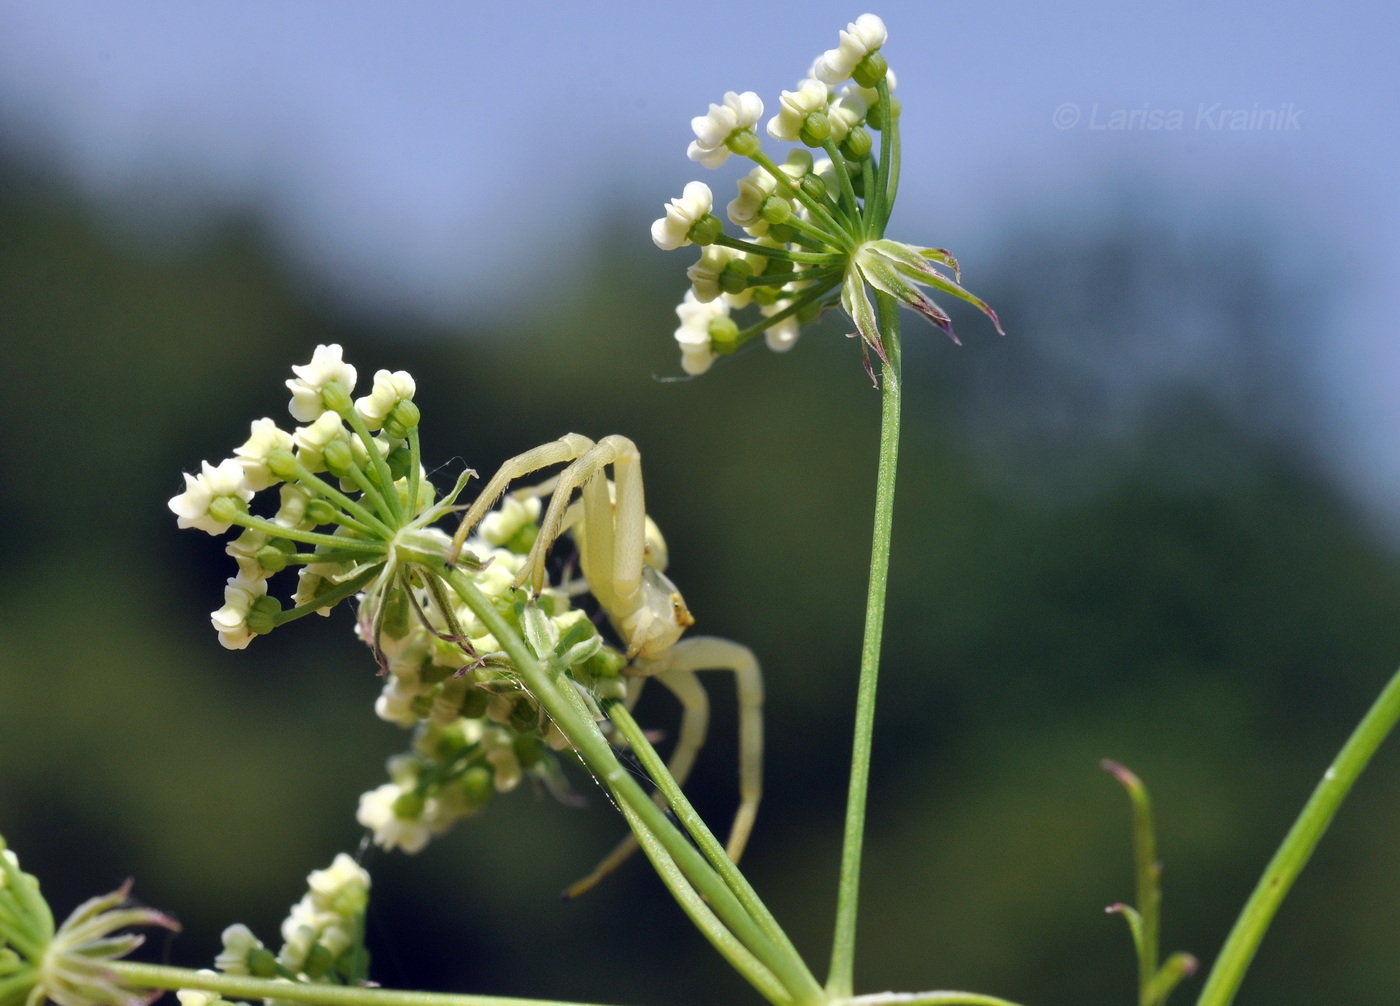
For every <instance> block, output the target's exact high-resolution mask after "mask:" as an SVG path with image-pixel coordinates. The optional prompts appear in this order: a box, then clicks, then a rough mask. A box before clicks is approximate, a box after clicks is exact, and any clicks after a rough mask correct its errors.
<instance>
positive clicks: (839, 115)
mask: <svg viewBox="0 0 1400 1006" xmlns="http://www.w3.org/2000/svg"><path fill="white" fill-rule="evenodd" d="M865 113H866V105H865V102H864V101H863V100H862V99H861V98H860V96H859V95H857V94H855V93H853V92H851V91H846V90H843V91H842V92H841V96H840V97H839V98H837V99H836V100H835V101H834V102H832V103H831V105H830V107H829V108H828V109H827V113H826V115H827V121H829V122H830V123H831V142H832V143H835V144H837V145H838V146H839V145H840V144H841V141H842V140H844V139H845V138H846V134H848V133H849V132H850V131H851V130H852V129H853V128H854V127H856V126H859V125H860V124H861V123H862V122H864V121H865Z"/></svg>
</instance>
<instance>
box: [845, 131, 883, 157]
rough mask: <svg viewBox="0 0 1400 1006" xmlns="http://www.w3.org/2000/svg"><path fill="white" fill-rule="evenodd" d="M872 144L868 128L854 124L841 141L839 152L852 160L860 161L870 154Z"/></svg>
mask: <svg viewBox="0 0 1400 1006" xmlns="http://www.w3.org/2000/svg"><path fill="white" fill-rule="evenodd" d="M874 145H875V144H874V142H873V141H872V140H871V139H870V132H869V130H866V129H863V128H861V127H860V126H856V127H855V128H853V129H852V130H851V131H850V132H849V133H847V134H846V138H845V139H844V140H842V141H841V153H843V154H845V155H846V156H847V157H849V158H850V159H851V160H853V161H861V160H864V159H865V158H867V157H869V156H870V149H871V147H873V146H874Z"/></svg>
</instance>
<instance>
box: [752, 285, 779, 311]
mask: <svg viewBox="0 0 1400 1006" xmlns="http://www.w3.org/2000/svg"><path fill="white" fill-rule="evenodd" d="M780 296H782V294H780V293H779V292H778V290H777V289H776V288H774V287H771V286H756V287H754V288H753V300H754V303H755V304H760V305H762V306H763V307H768V306H769V305H771V304H776V303H777V302H778V298H779V297H780Z"/></svg>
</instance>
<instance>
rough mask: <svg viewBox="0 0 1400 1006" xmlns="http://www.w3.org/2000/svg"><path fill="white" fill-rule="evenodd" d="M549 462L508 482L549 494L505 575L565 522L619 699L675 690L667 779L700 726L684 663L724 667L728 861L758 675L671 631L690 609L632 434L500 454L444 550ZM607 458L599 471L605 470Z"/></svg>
mask: <svg viewBox="0 0 1400 1006" xmlns="http://www.w3.org/2000/svg"><path fill="white" fill-rule="evenodd" d="M556 464H565V465H567V467H566V468H564V470H563V471H561V472H560V473H559V475H558V476H557V477H556V478H554V479H551V480H550V481H549V482H546V483H544V484H542V485H538V486H533V487H530V488H528V489H523V490H518V491H517V495H519V496H522V497H529V496H543V495H544V494H546V493H549V494H551V495H550V500H549V506H548V508H547V509H546V510H545V513H544V516H543V518H542V519H541V521H540V530H539V535H538V537H537V538H536V539H535V543H534V546H533V547H532V548H531V549H530V555H529V557H528V558H527V560H526V562H525V565H524V566H523V567H522V568H521V570H520V574H519V576H518V577H517V578H516V585H517V586H521V585H523V584H524V583H526V582H527V581H529V582H530V583H531V585H532V587H533V588H534V590H535V592H536V593H539V591H540V590H541V589H542V588H543V586H544V583H545V565H544V560H545V554H546V553H547V552H548V551H549V548H550V546H552V545H553V544H554V542H555V540H556V539H557V538H558V537H559V536H560V535H561V534H563V533H564V532H565V531H568V532H570V533H572V534H573V536H574V540H575V543H576V544H577V545H578V549H579V567H580V569H581V571H582V573H583V579H584V581H585V582H586V583H587V584H588V589H589V591H590V592H591V593H592V594H593V596H594V597H595V598H597V600H598V604H599V606H600V607H602V609H603V611H604V612H606V613H607V616H608V620H609V621H610V622H611V623H612V625H613V628H614V629H615V630H616V631H617V633H618V636H619V637H620V638H621V640H622V642H623V645H624V646H625V647H626V648H627V656H628V658H629V659H630V661H631V663H630V664H629V665H628V667H627V668H626V669H625V671H624V672H623V673H624V674H626V675H628V676H629V677H631V678H632V682H631V683H630V685H629V687H628V690H627V699H626V703H627V706H628V708H629V709H630V708H631V707H632V706H634V705H635V704H636V702H637V699H638V697H639V696H640V695H641V691H642V686H643V685H644V684H645V682H646V679H647V678H656V679H657V680H658V681H660V682H661V683H662V684H663V685H665V686H666V687H667V688H668V689H669V690H670V691H671V693H672V694H673V695H675V696H676V698H677V699H678V700H679V701H680V704H681V710H682V712H681V726H680V734H679V736H678V737H677V738H676V744H675V748H674V750H673V751H672V753H671V760H670V762H669V763H668V766H667V767H668V769H669V770H670V772H671V775H672V776H673V777H674V778H675V780H676V783H677V784H678V785H679V784H683V783H684V782H685V779H686V776H688V775H689V774H690V769H691V766H692V765H693V764H694V763H695V757H696V755H697V753H698V752H699V750H700V748H701V747H702V746H703V745H704V743H705V734H706V731H707V730H708V727H709V717H710V703H709V698H708V696H707V695H706V693H705V689H704V687H703V686H702V685H701V684H700V680H699V678H697V677H696V672H697V671H702V670H719V671H732V672H734V678H735V687H736V690H737V692H738V697H739V809H738V811H737V812H736V814H735V816H734V824H733V827H732V828H731V829H730V832H729V841H728V843H727V845H726V852H727V853H728V854H729V858H730V859H733V860H735V861H737V860H738V859H739V856H740V854H741V853H742V852H743V850H744V846H745V844H746V843H747V842H748V838H749V833H750V832H751V831H752V829H753V823H754V818H755V816H756V814H757V813H758V802H759V799H760V797H761V795H762V788H763V781H762V766H763V675H762V672H761V671H760V670H759V666H758V661H757V660H755V659H754V655H753V653H752V652H751V651H750V650H749V649H748V648H747V647H744V646H740V645H739V644H738V643H733V642H730V641H729V640H727V639H718V638H715V637H711V636H701V637H696V638H692V639H687V640H684V641H682V640H681V638H680V637H681V634H682V633H683V632H685V630H686V629H687V628H689V627H690V626H691V625H693V624H694V622H695V619H694V618H693V617H691V614H690V611H689V609H687V608H686V606H685V601H684V600H683V599H682V598H681V595H680V592H679V591H678V590H677V589H676V587H675V585H674V584H673V583H671V581H670V580H668V579H667V578H666V576H665V574H664V573H663V572H662V570H663V569H664V567H665V565H666V558H667V555H666V545H665V542H664V540H663V539H662V538H661V533H660V531H659V530H658V529H657V527H656V525H655V524H654V523H653V522H652V521H651V519H650V518H648V516H647V512H646V500H645V496H644V494H643V490H642V469H641V456H640V455H639V454H638V452H637V447H636V445H635V444H633V443H632V441H630V440H628V439H627V438H626V437H620V436H611V437H604V438H603V439H602V440H600V441H598V442H597V443H594V442H593V441H592V440H590V439H588V438H587V437H584V436H580V435H579V434H577V433H569V434H566V435H564V436H563V437H560V438H559V439H558V440H555V441H552V442H551V443H547V444H542V445H541V446H539V447H536V448H534V449H533V450H529V451H526V452H525V453H523V454H520V455H518V456H517V457H514V458H511V459H510V460H509V461H507V462H506V463H505V464H503V465H502V466H501V468H500V471H498V472H497V473H496V474H495V475H494V476H493V477H492V478H491V481H490V482H488V483H487V484H486V487H485V488H484V489H482V491H481V494H480V495H479V496H477V498H476V499H475V501H473V503H472V504H471V506H470V507H468V508H467V511H466V513H465V514H464V515H463V517H462V524H461V526H460V527H459V528H458V529H457V533H456V535H455V536H454V537H453V540H452V548H451V550H450V552H449V559H450V561H455V559H456V557H457V556H458V554H459V553H460V551H461V549H462V546H463V544H464V543H465V542H466V539H467V535H468V534H470V533H471V530H472V529H473V528H474V527H476V525H477V524H478V523H480V521H481V519H482V518H483V517H485V516H486V514H487V512H488V511H489V510H490V509H491V507H492V506H494V505H495V503H496V501H497V500H498V499H500V497H501V495H502V494H503V493H504V492H505V491H506V488H507V487H508V486H509V485H510V483H512V482H513V481H515V480H516V479H519V478H523V477H525V476H527V475H531V474H533V473H535V472H538V471H540V470H541V469H544V468H548V467H549V466H551V465H556ZM609 466H611V468H612V479H611V480H609V479H608V478H607V477H606V475H605V469H606V468H608V467H609ZM575 490H577V491H578V492H579V496H580V500H579V502H577V503H574V502H573V495H574V492H575ZM659 796H660V795H659V794H658V802H662V801H661V800H660V799H659ZM635 848H636V841H635V839H632V838H630V837H629V838H628V839H627V840H625V841H624V842H623V843H622V844H620V845H619V846H618V847H617V848H616V849H615V850H613V852H612V854H611V855H609V856H608V857H607V858H606V859H605V860H603V862H602V863H601V864H599V866H598V868H597V869H596V870H595V871H594V872H593V873H592V874H590V875H589V876H588V877H586V878H584V879H583V880H581V881H579V883H577V884H575V885H574V886H573V887H571V888H570V889H569V891H568V892H567V893H568V894H569V895H574V894H579V893H582V892H583V891H584V890H587V889H588V888H589V887H591V886H593V884H595V883H596V882H597V881H598V880H600V879H601V878H602V877H603V876H605V875H606V874H607V873H609V872H611V871H612V870H613V869H614V868H616V866H617V865H618V864H620V863H621V862H622V861H623V860H624V859H626V858H627V856H628V855H630V854H631V852H632V851H633V850H634V849H635Z"/></svg>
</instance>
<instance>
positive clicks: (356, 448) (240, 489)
mask: <svg viewBox="0 0 1400 1006" xmlns="http://www.w3.org/2000/svg"><path fill="white" fill-rule="evenodd" d="M292 372H293V373H294V374H295V375H296V376H295V377H294V378H293V379H291V380H289V381H287V388H288V390H289V391H291V393H292V397H291V402H290V403H289V405H288V411H289V412H290V413H291V415H292V417H293V418H294V419H297V420H299V421H301V422H303V423H306V424H307V425H305V426H298V427H296V428H295V429H294V430H292V431H291V432H288V431H286V430H283V429H281V428H280V427H278V425H277V424H276V423H275V422H274V421H273V420H271V419H266V418H265V419H258V420H255V421H254V422H253V423H252V425H251V427H250V429H249V434H248V439H247V440H246V441H244V442H243V443H242V444H241V445H239V446H238V447H235V448H234V451H233V457H231V458H228V459H226V460H224V461H221V462H219V464H217V465H211V464H210V463H209V462H208V461H204V462H201V465H200V468H201V470H200V474H198V475H189V474H186V475H185V491H184V492H182V493H180V494H179V495H178V496H174V497H172V498H171V500H170V502H169V504H168V505H169V507H170V510H171V511H172V512H173V513H174V514H175V515H176V518H177V520H176V523H177V524H178V526H179V527H182V528H195V529H197V530H200V531H204V532H206V533H208V534H211V535H220V534H223V533H224V532H226V531H228V529H229V528H230V527H231V526H232V524H233V523H235V522H239V523H242V519H241V518H242V517H244V516H246V515H247V514H248V504H249V503H250V502H252V500H253V498H254V496H255V495H256V494H257V493H259V492H262V491H264V490H267V489H270V488H272V487H274V486H280V490H279V493H280V503H279V506H278V509H277V511H276V513H275V514H274V515H273V516H272V517H270V518H268V520H267V521H262V522H260V523H261V524H262V525H263V526H261V527H259V528H253V527H247V526H246V525H245V530H244V531H243V533H242V534H241V535H239V537H238V538H236V539H235V540H234V541H232V542H231V543H230V544H229V545H228V547H227V552H228V554H229V555H230V556H232V557H233V559H234V560H235V561H236V562H237V564H238V573H237V575H236V576H233V577H230V578H229V580H228V583H227V585H226V586H225V588H224V604H223V606H222V607H220V608H219V609H218V610H217V611H215V612H213V613H212V614H211V616H210V621H211V622H212V624H213V626H214V629H215V631H217V632H218V634H219V642H220V643H222V644H223V645H224V646H225V647H226V648H228V649H233V650H241V649H243V648H244V647H246V646H247V645H248V643H249V642H250V641H251V640H252V639H253V637H254V636H255V635H258V631H257V630H256V628H254V626H253V625H250V622H249V619H250V616H253V615H254V613H255V612H256V611H258V610H259V607H260V605H261V606H262V607H263V608H264V609H265V610H267V611H268V612H274V611H275V610H277V609H278V608H279V607H280V606H279V605H276V604H275V603H272V602H273V599H272V598H268V597H267V593H268V592H267V580H268V578H269V577H270V576H272V575H273V574H274V573H276V572H278V571H279V570H280V569H281V568H282V565H280V564H279V562H278V560H277V557H276V556H269V555H268V553H267V550H268V549H269V548H273V550H274V551H276V548H275V546H274V538H276V537H277V532H278V531H281V530H285V531H288V532H306V531H310V530H312V529H313V528H315V527H316V526H317V525H318V524H320V523H324V521H322V520H315V519H313V518H312V516H311V514H309V513H308V507H309V505H310V504H311V502H312V500H313V498H314V494H315V491H314V490H313V489H312V488H308V487H307V485H306V484H304V480H302V479H300V478H298V479H297V480H295V481H285V482H284V479H283V478H282V477H281V476H279V475H277V474H274V472H273V470H272V466H271V463H272V459H273V458H274V457H276V456H282V461H283V463H286V462H287V461H288V460H291V461H294V462H295V464H297V465H299V466H300V467H301V469H303V470H304V471H305V472H306V473H308V475H310V476H316V475H319V474H320V473H324V472H327V471H328V470H329V469H330V468H331V467H333V466H334V467H335V468H336V469H337V471H335V472H333V473H332V474H334V475H335V476H336V479H337V481H338V483H339V489H340V490H341V491H354V490H358V489H362V488H363V485H362V484H361V483H360V482H359V481H358V480H357V479H356V478H354V477H353V476H354V475H355V474H356V473H357V472H363V471H365V470H367V469H368V468H370V467H371V466H372V465H373V464H375V463H383V462H384V459H385V458H386V457H387V456H388V455H389V453H390V451H391V450H392V448H393V447H394V445H395V444H396V443H398V442H400V441H401V439H402V436H403V430H402V429H399V428H396V429H394V430H392V431H391V430H388V429H386V427H385V424H386V420H391V417H400V419H399V420H398V426H399V427H402V426H404V425H405V423H406V424H407V425H413V424H414V423H416V422H417V409H416V407H414V406H413V405H412V402H413V395H414V391H415V387H414V381H413V378H412V377H411V376H410V375H409V374H407V373H405V372H403V371H399V372H397V373H390V372H389V371H387V370H381V371H379V372H378V373H377V374H376V375H375V378H374V388H373V390H372V391H371V392H370V394H369V395H367V396H365V397H363V398H360V399H358V400H357V401H355V402H354V403H353V405H350V402H349V396H350V393H351V392H352V391H353V390H354V388H355V380H356V374H355V368H354V367H352V366H351V365H350V364H348V363H346V362H345V361H344V359H343V357H342V351H341V347H340V346H338V345H330V346H317V347H316V350H315V352H314V353H313V355H312V358H311V362H310V363H308V364H305V365H302V366H295V367H293V368H292ZM342 400H343V404H342ZM337 406H339V407H337ZM346 416H350V417H351V418H352V419H353V420H354V422H355V424H358V425H359V426H360V427H361V428H362V429H364V430H365V431H366V432H368V431H372V430H378V431H381V432H380V434H379V436H377V437H374V438H373V439H370V440H369V441H368V446H367V444H366V438H365V437H362V436H359V435H357V432H356V431H354V430H351V429H348V428H347V427H346V425H345V418H346ZM371 447H372V448H373V452H374V456H373V458H371ZM284 470H285V469H284ZM347 476H351V477H347ZM405 482H406V480H405V479H400V480H399V482H398V483H396V487H397V488H398V489H400V490H402V488H403V485H404V483H405ZM419 484H420V486H425V485H426V484H427V483H426V480H425V479H421V480H420V483H419ZM418 502H419V503H420V504H421V503H423V501H421V500H420V501H418ZM414 509H415V512H417V510H420V509H422V507H421V505H420V506H418V507H415V508H414ZM269 522H270V524H271V525H275V527H269V526H267V525H268V524H269ZM334 533H336V534H349V532H347V531H346V529H345V527H344V526H343V525H342V526H340V527H338V528H337V530H336V531H335V532H334ZM269 562H271V565H269ZM344 572H345V569H344V568H343V566H342V565H339V564H326V563H321V564H317V563H312V564H308V565H306V566H305V567H304V568H303V569H302V570H301V571H300V573H299V576H300V583H299V587H298V590H297V592H296V593H295V594H294V595H293V601H294V602H296V603H304V602H308V601H311V600H313V599H314V597H315V595H316V592H317V591H318V590H320V589H321V588H322V587H323V586H324V585H325V584H326V582H327V581H328V580H332V579H334V578H336V577H337V576H340V575H341V574H342V573H344ZM263 598H267V601H266V602H264V601H262V600H261V599H263ZM323 613H328V612H323ZM254 620H255V622H256V618H255V619H254Z"/></svg>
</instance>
